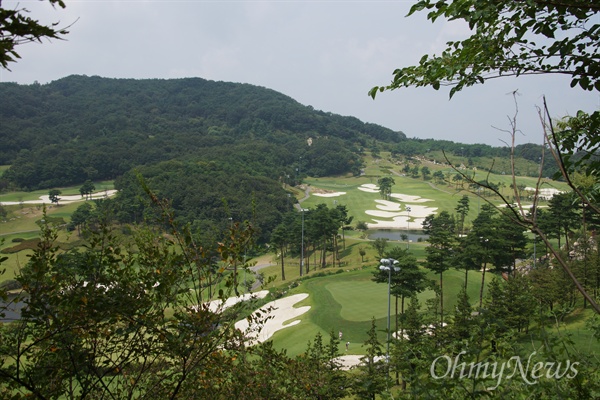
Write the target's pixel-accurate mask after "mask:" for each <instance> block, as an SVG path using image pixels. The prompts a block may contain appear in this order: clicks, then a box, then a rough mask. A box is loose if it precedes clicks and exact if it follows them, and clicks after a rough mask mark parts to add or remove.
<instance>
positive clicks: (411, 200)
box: [390, 193, 433, 203]
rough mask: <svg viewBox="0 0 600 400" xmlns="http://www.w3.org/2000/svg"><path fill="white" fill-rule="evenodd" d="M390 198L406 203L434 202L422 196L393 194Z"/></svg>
mask: <svg viewBox="0 0 600 400" xmlns="http://www.w3.org/2000/svg"><path fill="white" fill-rule="evenodd" d="M390 197H393V198H395V199H398V200H400V201H402V202H404V203H425V202H427V201H433V199H425V198H423V197H421V196H411V195H409V194H402V193H392V194H390Z"/></svg>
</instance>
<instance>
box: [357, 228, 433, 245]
mask: <svg viewBox="0 0 600 400" xmlns="http://www.w3.org/2000/svg"><path fill="white" fill-rule="evenodd" d="M402 235H408V240H410V241H411V242H418V241H419V240H421V241H425V240H427V239H429V235H426V234H424V233H423V231H422V230H419V229H415V230H412V229H411V230H409V231H407V230H406V229H404V230H400V229H374V230H368V231H367V237H368V238H369V239H371V240H375V239H380V238H381V239H388V240H390V241H396V242H398V241H399V242H405V240H403V239H402V237H403V236H402ZM405 243H406V242H405Z"/></svg>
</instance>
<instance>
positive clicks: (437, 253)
mask: <svg viewBox="0 0 600 400" xmlns="http://www.w3.org/2000/svg"><path fill="white" fill-rule="evenodd" d="M455 232H456V229H455V223H454V218H453V217H452V216H451V215H450V214H449V213H448V212H447V211H442V212H440V213H439V214H438V215H437V216H436V215H434V214H431V215H428V216H427V217H426V218H425V221H424V222H423V233H425V234H426V235H429V239H428V240H429V246H427V247H426V248H425V252H426V254H427V255H426V258H425V263H424V265H425V267H426V268H429V269H430V270H432V271H433V272H435V273H436V274H439V276H440V280H439V282H440V286H439V289H440V303H441V304H440V321H441V323H443V321H444V300H443V293H444V280H443V274H444V271H446V270H448V269H449V268H450V267H452V266H453V259H454V252H455V250H456V246H457V239H456V234H455Z"/></svg>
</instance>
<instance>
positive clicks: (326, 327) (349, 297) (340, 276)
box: [273, 264, 491, 355]
mask: <svg viewBox="0 0 600 400" xmlns="http://www.w3.org/2000/svg"><path fill="white" fill-rule="evenodd" d="M375 269H376V265H375V264H374V265H373V267H372V268H364V269H358V270H353V271H349V272H343V273H337V274H331V275H328V276H325V277H316V278H311V279H305V280H303V281H301V283H300V285H299V286H298V287H296V288H294V289H293V290H292V291H290V292H289V294H296V293H308V294H309V297H308V298H307V299H306V300H304V301H302V302H300V303H298V304H297V305H296V307H300V306H311V309H310V310H309V311H308V312H307V313H306V314H304V315H302V316H300V317H299V318H297V319H299V320H300V321H301V322H300V323H299V324H298V325H296V326H294V327H291V328H287V329H283V330H281V331H279V332H277V333H275V335H274V336H273V343H274V344H275V346H276V347H278V348H282V349H286V350H287V351H288V354H292V355H295V354H298V353H300V352H302V351H304V350H305V348H306V343H307V342H308V341H309V340H312V339H313V338H314V336H315V335H316V334H317V333H321V334H322V335H323V336H325V337H328V335H329V333H330V332H331V331H333V332H334V333H335V334H337V333H338V332H339V331H342V333H343V339H342V343H340V351H341V352H343V353H346V351H345V345H344V344H345V343H346V342H347V341H349V342H350V343H351V347H350V349H349V352H348V353H349V354H363V349H362V348H361V345H362V343H363V342H364V341H365V340H366V339H367V330H368V329H369V327H370V321H371V318H373V317H374V318H375V320H376V323H377V327H378V330H379V339H380V341H381V342H382V343H384V342H385V340H386V334H385V329H386V326H387V306H388V296H387V285H386V284H380V283H375V282H373V281H372V280H371V278H372V272H373V271H374V270H375ZM431 277H435V278H437V277H438V276H437V275H435V276H433V275H432V276H431ZM488 277H489V279H491V274H489V275H488ZM463 282H464V272H462V271H457V270H448V271H447V272H445V273H444V309H445V310H446V315H451V314H452V312H451V311H450V310H453V309H454V306H455V304H456V294H457V293H458V291H459V290H460V288H461V287H462V284H463ZM486 284H487V282H486ZM480 287H481V274H480V273H479V272H470V273H469V286H468V293H469V296H470V298H471V304H473V305H476V303H477V302H478V299H479V289H480ZM433 297H434V293H433V291H432V290H427V291H425V292H423V293H421V294H419V296H418V298H419V301H420V302H421V305H422V311H424V310H425V301H426V300H427V299H430V298H433ZM391 313H392V319H393V313H394V298H393V297H392V310H391Z"/></svg>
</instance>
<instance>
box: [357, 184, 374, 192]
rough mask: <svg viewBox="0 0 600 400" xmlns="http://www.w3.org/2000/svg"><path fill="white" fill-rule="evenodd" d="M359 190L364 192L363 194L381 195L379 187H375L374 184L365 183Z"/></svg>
mask: <svg viewBox="0 0 600 400" xmlns="http://www.w3.org/2000/svg"><path fill="white" fill-rule="evenodd" d="M358 190H362V191H363V192H368V193H379V186H377V185H374V184H372V183H365V184H364V185H360V186H359V187H358Z"/></svg>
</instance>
